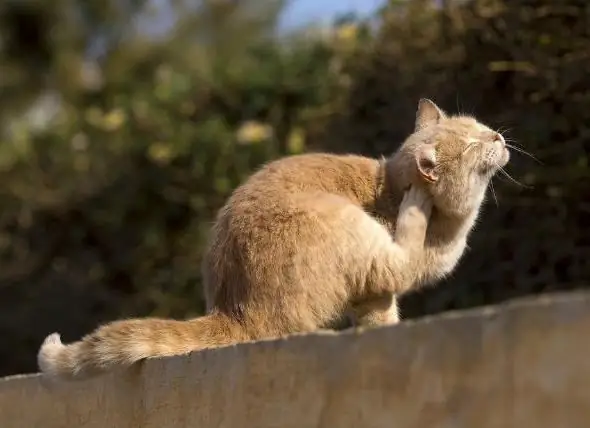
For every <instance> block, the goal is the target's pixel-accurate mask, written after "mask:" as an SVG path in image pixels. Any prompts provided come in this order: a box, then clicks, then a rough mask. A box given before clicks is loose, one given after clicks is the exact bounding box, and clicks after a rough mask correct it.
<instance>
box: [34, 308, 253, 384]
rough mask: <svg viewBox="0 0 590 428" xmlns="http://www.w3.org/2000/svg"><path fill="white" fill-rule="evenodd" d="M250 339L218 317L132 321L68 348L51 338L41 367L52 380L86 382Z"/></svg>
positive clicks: (229, 321) (102, 329) (97, 332)
mask: <svg viewBox="0 0 590 428" xmlns="http://www.w3.org/2000/svg"><path fill="white" fill-rule="evenodd" d="M244 340H247V335H246V332H245V331H244V329H243V327H242V326H241V325H240V324H239V323H238V322H237V321H235V320H234V319H232V318H230V317H228V316H226V315H224V314H219V313H213V314H210V315H206V316H203V317H200V318H195V319H192V320H188V321H175V320H165V319H154V318H144V319H131V320H124V321H115V322H112V323H110V324H106V325H104V326H102V327H99V328H98V329H96V330H95V331H94V332H92V333H90V334H88V335H87V336H85V337H83V338H82V339H81V340H80V341H78V342H74V343H70V344H67V345H64V344H63V343H62V342H61V339H60V336H59V334H57V333H53V334H50V335H49V336H47V338H46V339H45V341H44V342H43V344H42V345H41V348H40V349H39V353H38V354H37V363H38V365H39V369H40V370H41V372H43V373H44V374H45V376H49V378H55V379H60V380H76V379H85V378H88V377H91V376H95V375H98V374H101V373H103V372H106V371H109V370H110V369H114V368H117V367H125V366H129V365H131V364H133V363H135V362H136V361H139V360H143V359H145V358H153V357H166V356H173V355H181V354H186V353H188V352H191V351H194V350H198V349H204V348H211V347H217V346H223V345H229V344H232V343H237V342H241V341H244Z"/></svg>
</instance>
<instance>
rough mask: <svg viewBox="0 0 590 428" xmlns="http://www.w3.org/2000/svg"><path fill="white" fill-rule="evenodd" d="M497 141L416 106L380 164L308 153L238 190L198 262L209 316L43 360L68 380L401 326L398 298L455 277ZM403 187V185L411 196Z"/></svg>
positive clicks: (500, 143)
mask: <svg viewBox="0 0 590 428" xmlns="http://www.w3.org/2000/svg"><path fill="white" fill-rule="evenodd" d="M508 159H509V153H508V151H507V149H506V145H505V142H504V139H503V138H502V136H501V135H500V134H498V133H497V132H495V131H493V130H491V129H490V128H488V127H487V126H485V125H483V124H481V123H479V122H478V121H477V120H476V119H474V118H471V117H466V116H447V115H446V114H445V113H443V112H442V111H441V110H440V109H439V108H438V107H437V106H436V105H435V104H434V103H433V102H432V101H429V100H421V101H420V103H419V107H418V112H417V115H416V127H415V132H414V133H413V134H411V135H410V136H409V137H408V138H407V139H406V141H405V142H404V143H403V145H402V146H401V148H400V149H399V150H398V151H397V152H396V153H394V154H393V155H392V156H391V157H390V158H389V159H387V160H383V161H378V160H375V159H370V158H366V157H361V156H352V155H347V156H339V155H330V154H305V155H300V156H292V157H287V158H284V159H280V160H278V161H275V162H271V163H269V164H268V165H266V166H265V167H263V168H262V169H261V170H260V171H258V172H257V173H255V174H253V175H252V177H250V178H249V179H248V180H247V181H246V182H245V183H244V184H243V185H242V186H240V187H238V188H237V189H236V190H235V191H234V193H233V194H232V195H231V197H230V198H229V200H228V201H227V203H226V204H225V206H224V207H223V208H221V210H220V211H219V214H218V216H217V219H216V223H215V225H214V227H213V230H212V235H211V238H210V245H209V248H208V251H207V253H206V255H205V258H204V263H203V276H204V287H205V298H206V302H207V310H208V314H207V315H205V316H203V317H199V318H195V319H191V320H187V321H176V320H164V319H150V318H146V319H134V320H123V321H116V322H113V323H110V324H106V325H104V326H102V327H100V328H98V329H97V330H96V331H94V332H93V333H91V334H89V335H87V336H85V337H84V338H82V340H80V341H78V342H74V343H71V344H67V345H64V344H62V343H61V341H60V337H59V335H58V334H57V333H54V334H52V335H50V336H48V337H47V339H46V340H45V342H44V343H43V345H42V346H41V349H40V350H39V354H38V362H39V367H40V369H41V370H42V371H43V372H44V373H46V374H47V375H50V376H55V377H60V378H68V379H76V378H84V377H87V376H90V375H93V374H97V373H100V372H103V371H105V370H108V369H111V368H114V367H117V366H126V365H129V364H132V363H134V362H136V361H138V360H141V359H144V358H150V357H159V356H171V355H178V354H183V353H187V352H190V351H194V350H198V349H203V348H208V347H215V346H221V345H227V344H232V343H236V342H241V341H249V340H256V339H261V338H269V337H277V336H284V335H288V334H290V333H295V332H307V331H313V330H318V329H322V328H331V327H334V326H337V325H338V324H339V322H340V321H341V320H342V319H343V318H344V317H345V316H346V315H347V314H352V316H353V318H354V322H355V323H356V324H357V325H381V324H391V323H395V322H397V321H398V312H397V304H396V298H395V296H397V295H400V294H402V293H404V292H407V291H409V290H412V289H414V288H416V287H418V286H420V285H421V284H426V283H433V282H434V281H435V280H437V279H439V278H441V277H443V276H444V275H446V274H448V273H450V272H451V271H452V270H453V269H454V267H455V266H456V264H457V262H458V261H459V258H460V257H461V255H462V254H463V251H464V249H465V246H466V242H467V237H468V235H469V233H470V231H471V229H472V227H473V225H474V222H475V220H476V217H477V215H478V212H479V209H480V206H481V204H482V201H483V199H484V195H485V192H486V189H487V186H488V184H489V181H490V179H491V177H492V176H493V174H494V173H495V172H496V171H497V170H498V169H499V168H500V167H502V166H504V165H505V164H506V163H507V162H508ZM408 188H409V190H407V189H408Z"/></svg>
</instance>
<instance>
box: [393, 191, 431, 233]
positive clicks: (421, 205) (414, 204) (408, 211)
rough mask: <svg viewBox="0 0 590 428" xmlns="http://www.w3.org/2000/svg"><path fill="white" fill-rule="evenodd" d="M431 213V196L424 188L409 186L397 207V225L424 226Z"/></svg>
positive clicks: (408, 226)
mask: <svg viewBox="0 0 590 428" xmlns="http://www.w3.org/2000/svg"><path fill="white" fill-rule="evenodd" d="M431 213H432V197H431V196H430V195H429V194H428V193H427V192H426V191H425V190H424V189H421V188H419V187H417V186H415V185H413V186H410V188H409V189H408V190H406V192H405V193H404V197H403V199H402V202H401V204H400V207H399V214H398V227H400V226H402V227H407V228H426V227H427V225H428V220H429V219H430V214H431ZM400 222H401V223H402V224H399V223H400Z"/></svg>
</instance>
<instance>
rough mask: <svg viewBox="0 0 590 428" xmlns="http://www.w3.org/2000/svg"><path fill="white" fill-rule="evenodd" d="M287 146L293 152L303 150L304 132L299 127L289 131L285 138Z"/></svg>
mask: <svg viewBox="0 0 590 428" xmlns="http://www.w3.org/2000/svg"><path fill="white" fill-rule="evenodd" d="M287 147H288V148H289V151H290V152H291V153H293V154H295V153H301V152H303V149H304V148H305V134H304V132H303V131H302V130H301V129H299V128H296V129H293V130H292V131H291V133H290V134H289V137H288V139H287Z"/></svg>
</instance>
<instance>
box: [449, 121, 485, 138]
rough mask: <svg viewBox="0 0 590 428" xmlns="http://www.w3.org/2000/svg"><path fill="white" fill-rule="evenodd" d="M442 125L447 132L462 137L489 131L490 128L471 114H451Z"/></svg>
mask: <svg viewBox="0 0 590 428" xmlns="http://www.w3.org/2000/svg"><path fill="white" fill-rule="evenodd" d="M443 127H444V129H445V131H447V132H449V133H452V134H455V135H457V136H464V137H469V136H471V135H474V134H479V133H482V132H488V131H490V128H488V127H487V126H486V125H484V124H483V123H481V122H479V121H478V120H477V119H475V118H474V117H471V116H452V117H450V118H448V119H447V120H445V122H444V124H443Z"/></svg>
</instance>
